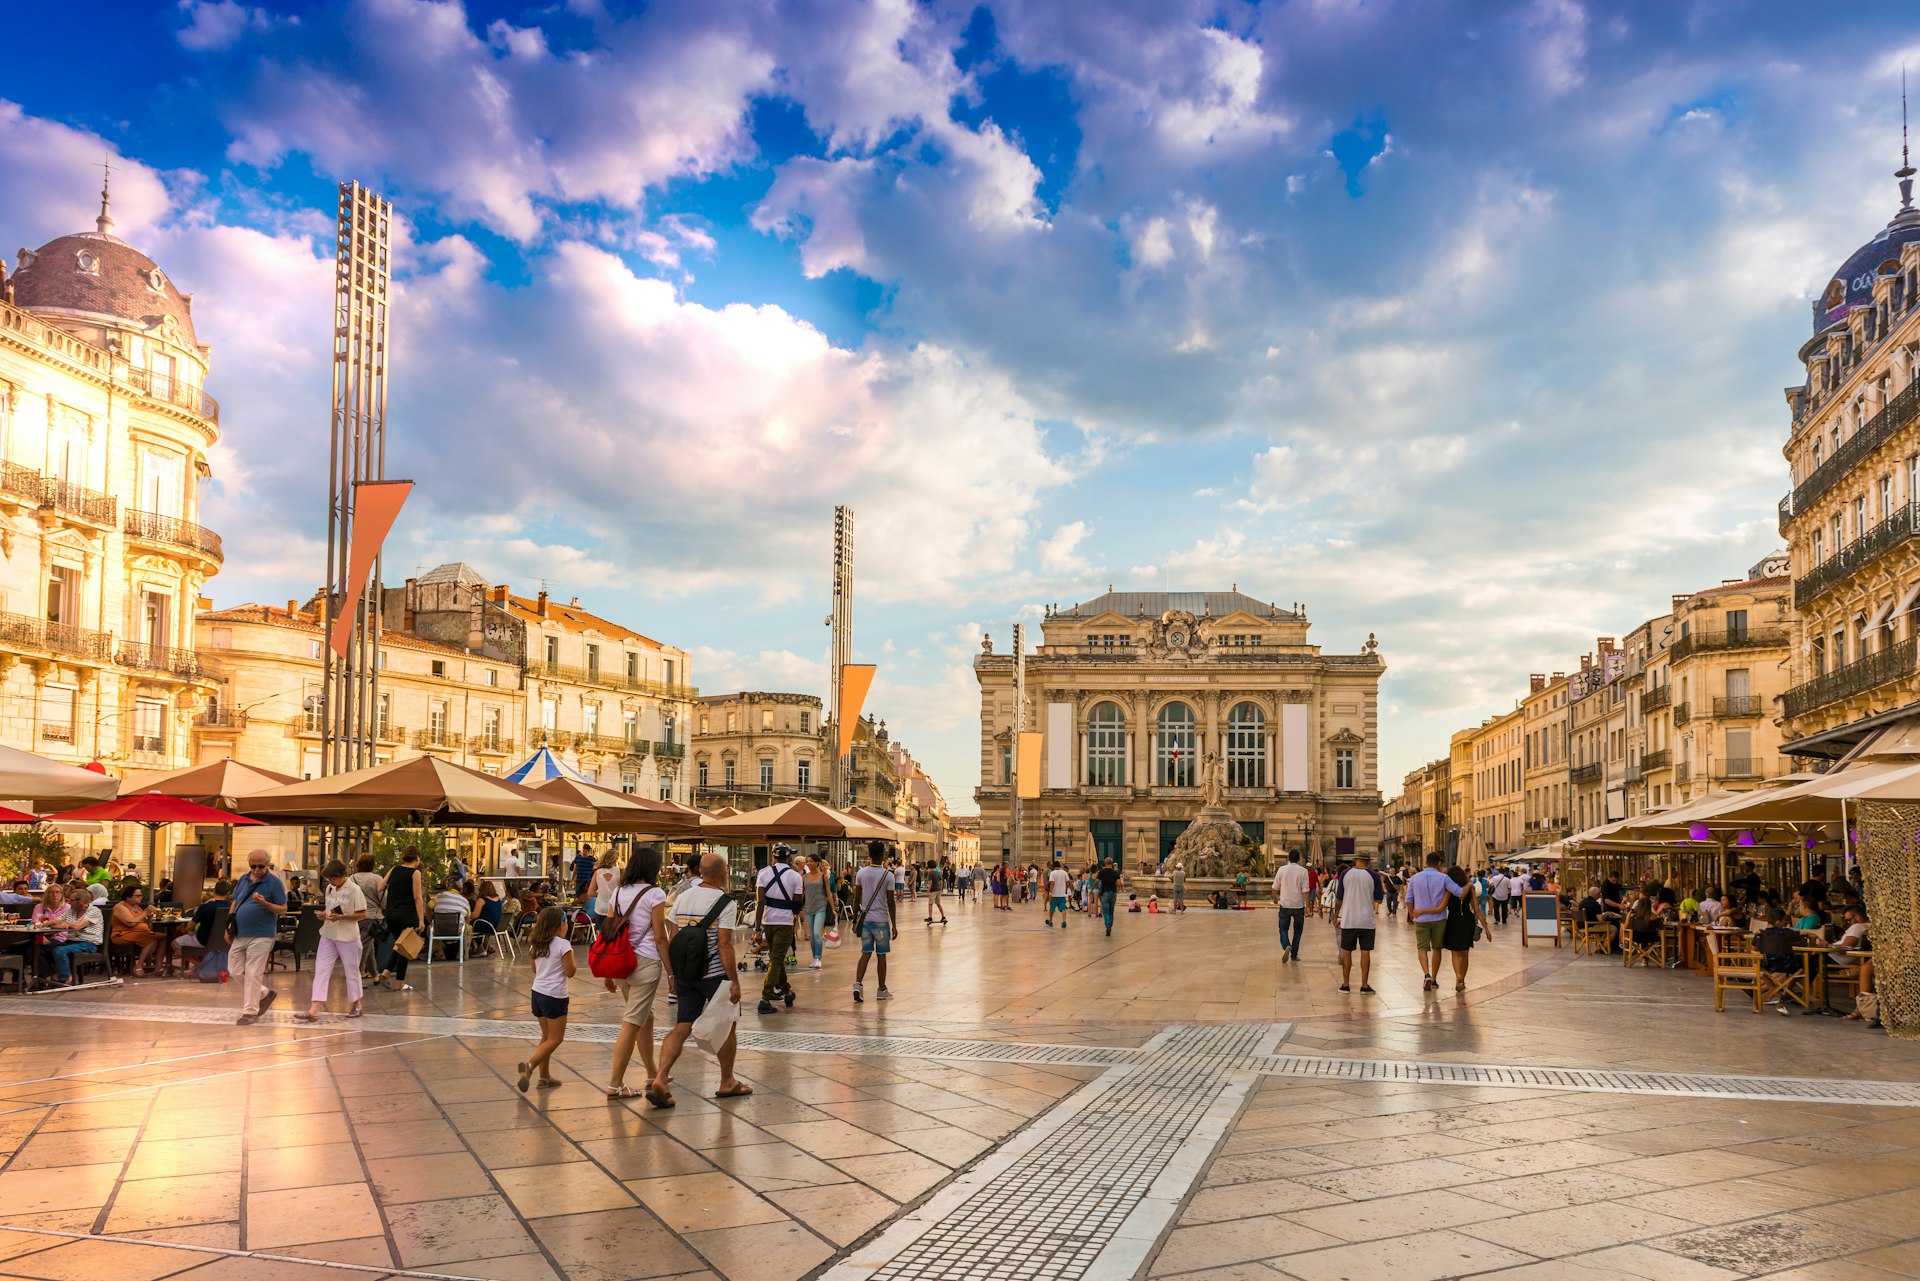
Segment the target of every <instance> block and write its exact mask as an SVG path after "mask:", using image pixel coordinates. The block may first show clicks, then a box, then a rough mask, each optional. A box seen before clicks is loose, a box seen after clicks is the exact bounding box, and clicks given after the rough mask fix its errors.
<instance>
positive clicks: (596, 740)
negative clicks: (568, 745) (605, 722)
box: [573, 734, 646, 756]
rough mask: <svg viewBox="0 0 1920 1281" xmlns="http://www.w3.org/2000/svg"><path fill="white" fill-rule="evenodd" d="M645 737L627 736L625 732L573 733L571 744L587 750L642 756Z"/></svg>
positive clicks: (644, 753)
mask: <svg viewBox="0 0 1920 1281" xmlns="http://www.w3.org/2000/svg"><path fill="white" fill-rule="evenodd" d="M645 743H646V740H645V739H634V738H628V737H627V736H626V735H625V734H575V735H574V736H573V745H574V746H575V747H578V748H582V749H585V750H588V751H595V752H619V753H621V754H622V755H625V756H644V755H646V752H645Z"/></svg>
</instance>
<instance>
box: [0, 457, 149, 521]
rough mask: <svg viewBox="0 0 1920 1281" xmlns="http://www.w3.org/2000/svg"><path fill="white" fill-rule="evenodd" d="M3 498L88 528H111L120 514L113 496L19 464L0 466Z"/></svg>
mask: <svg viewBox="0 0 1920 1281" xmlns="http://www.w3.org/2000/svg"><path fill="white" fill-rule="evenodd" d="M0 494H5V495H8V496H9V497H12V498H14V499H17V500H20V501H21V502H23V503H25V504H26V505H27V506H30V507H36V508H38V509H40V510H41V511H50V512H58V513H59V514H61V515H64V516H69V517H71V518H73V519H75V520H78V521H81V522H83V523H85V524H88V525H99V526H103V527H110V526H112V525H113V524H114V522H115V521H116V519H117V518H118V514H119V511H120V504H119V501H118V500H117V499H115V498H114V497H113V495H111V494H103V493H101V492H100V491H99V490H97V489H88V488H87V487H86V486H85V485H82V484H78V483H77V482H75V481H71V480H62V479H60V478H59V477H58V476H44V475H42V474H40V473H39V472H37V471H35V470H34V469H33V468H31V467H23V466H21V465H20V464H19V463H11V462H5V463H0Z"/></svg>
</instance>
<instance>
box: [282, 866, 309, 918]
mask: <svg viewBox="0 0 1920 1281" xmlns="http://www.w3.org/2000/svg"><path fill="white" fill-rule="evenodd" d="M306 905H307V888H306V884H305V883H304V882H303V881H301V879H300V877H299V875H298V874H297V873H290V874H289V875H288V876H287V911H289V912H298V911H299V910H300V909H301V908H303V907H305V906H306Z"/></svg>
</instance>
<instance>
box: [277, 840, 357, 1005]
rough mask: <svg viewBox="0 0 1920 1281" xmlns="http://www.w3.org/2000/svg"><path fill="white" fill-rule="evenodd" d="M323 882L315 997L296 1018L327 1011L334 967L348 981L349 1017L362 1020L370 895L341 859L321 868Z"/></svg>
mask: <svg viewBox="0 0 1920 1281" xmlns="http://www.w3.org/2000/svg"><path fill="white" fill-rule="evenodd" d="M320 879H321V880H322V881H324V882H325V883H326V888H325V889H324V891H323V892H322V894H321V909H320V947H319V950H318V951H316V952H315V953H314V956H313V998H312V1001H311V1003H310V1004H309V1005H308V1006H307V1012H306V1013H305V1014H296V1015H294V1016H293V1017H294V1018H296V1019H298V1020H299V1021H300V1022H302V1023H313V1022H316V1021H318V1020H319V1018H320V1012H321V1011H322V1010H324V1009H326V1008H327V995H328V992H329V989H331V988H332V987H333V967H334V966H335V965H338V966H339V967H340V968H341V971H342V972H343V974H344V976H345V978H346V981H347V1017H348V1018H350V1019H357V1018H359V1017H360V922H362V921H364V920H366V919H367V896H366V895H365V894H362V893H361V892H360V887H359V886H358V885H355V884H354V883H353V882H352V881H350V880H348V879H347V865H346V864H345V863H343V862H341V861H340V860H339V859H334V860H333V861H332V862H331V863H328V864H327V865H326V867H324V868H322V869H321V871H320Z"/></svg>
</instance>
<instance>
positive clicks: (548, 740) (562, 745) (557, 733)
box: [527, 729, 573, 752]
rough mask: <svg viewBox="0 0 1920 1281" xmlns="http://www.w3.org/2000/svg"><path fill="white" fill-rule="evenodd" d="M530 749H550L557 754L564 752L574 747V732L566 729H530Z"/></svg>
mask: <svg viewBox="0 0 1920 1281" xmlns="http://www.w3.org/2000/svg"><path fill="white" fill-rule="evenodd" d="M527 746H528V747H550V748H552V749H553V750H554V751H556V752H564V751H566V750H567V749H568V748H569V747H572V746H573V732H572V731H571V730H564V729H530V730H528V731H527Z"/></svg>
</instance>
